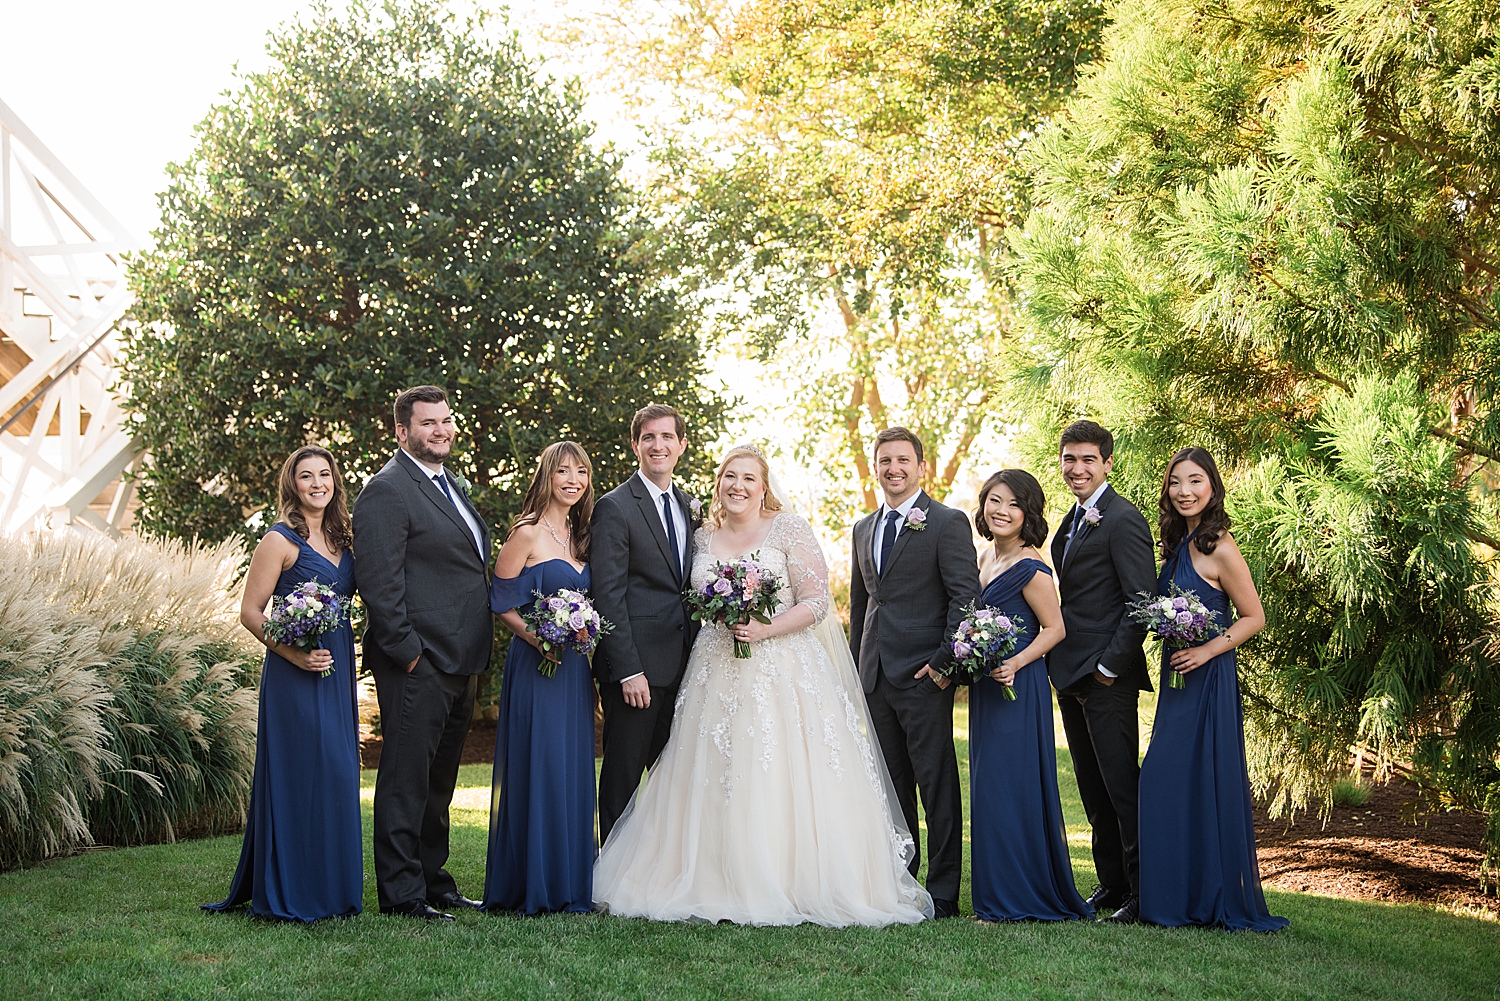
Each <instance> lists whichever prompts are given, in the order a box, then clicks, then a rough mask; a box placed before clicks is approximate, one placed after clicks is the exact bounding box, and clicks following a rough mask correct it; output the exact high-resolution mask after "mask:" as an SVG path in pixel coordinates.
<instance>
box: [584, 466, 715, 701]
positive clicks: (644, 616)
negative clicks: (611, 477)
mask: <svg viewBox="0 0 1500 1001" xmlns="http://www.w3.org/2000/svg"><path fill="white" fill-rule="evenodd" d="M672 497H673V499H674V500H675V501H676V502H677V504H678V506H679V507H680V508H681V509H682V513H683V519H682V520H683V521H684V522H685V523H686V524H687V526H688V529H687V530H688V538H687V539H686V540H685V548H686V551H687V556H686V558H685V564H686V565H685V566H684V567H683V573H684V576H686V575H687V574H690V573H691V572H692V565H693V537H692V536H693V532H694V531H695V530H696V529H697V528H698V525H699V524H700V523H699V522H698V521H696V520H694V518H693V512H692V507H691V505H690V504H689V502H688V496H687V494H685V493H683V492H682V490H681V489H679V488H678V487H677V485H676V484H673V486H672ZM591 529H592V531H591V537H590V539H589V568H590V571H589V572H590V577H591V581H592V584H591V588H590V595H591V597H592V598H593V601H594V608H595V609H596V610H597V611H598V612H599V615H600V616H601V617H603V618H604V619H605V620H606V621H609V622H612V623H614V626H615V628H614V630H613V631H612V632H610V633H607V634H605V636H604V638H603V639H601V640H600V641H599V649H598V651H597V652H596V653H595V654H594V675H595V677H596V678H597V679H598V681H599V684H601V685H603V684H609V683H613V684H619V683H620V682H622V681H624V680H625V679H626V678H630V677H633V676H635V675H637V674H644V675H645V676H646V681H647V682H648V683H649V684H652V685H657V686H665V687H670V686H672V685H675V684H677V683H678V682H679V681H681V680H682V671H683V668H684V667H686V666H687V657H688V651H690V650H691V649H692V648H693V641H694V640H695V639H697V638H698V628H699V625H698V623H696V622H694V621H693V620H692V619H691V618H690V617H689V615H688V611H687V606H686V605H685V604H684V603H683V600H682V586H681V585H679V584H678V583H677V577H676V576H675V575H674V574H673V573H672V567H671V564H669V563H668V562H667V533H666V529H664V528H663V527H662V521H661V516H660V515H659V514H658V513H657V511H656V507H655V506H654V505H653V504H652V503H651V495H650V493H648V492H647V490H646V486H645V484H644V483H642V482H641V478H640V476H639V475H638V474H631V476H630V478H629V479H628V480H626V481H625V482H624V483H622V484H620V485H619V486H617V487H615V488H614V489H613V490H611V491H610V492H609V493H607V494H605V495H604V496H603V497H600V498H599V500H598V501H597V502H595V504H594V517H593V521H592V522H591ZM668 711H669V712H670V710H668Z"/></svg>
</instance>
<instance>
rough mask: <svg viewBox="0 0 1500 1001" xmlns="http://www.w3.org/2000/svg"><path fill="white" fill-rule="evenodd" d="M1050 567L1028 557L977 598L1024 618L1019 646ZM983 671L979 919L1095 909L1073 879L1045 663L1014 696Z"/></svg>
mask: <svg viewBox="0 0 1500 1001" xmlns="http://www.w3.org/2000/svg"><path fill="white" fill-rule="evenodd" d="M1039 573H1044V574H1046V575H1048V576H1049V577H1050V576H1051V575H1052V570H1051V569H1050V568H1049V567H1048V566H1047V564H1045V563H1043V562H1042V561H1040V560H1033V559H1024V560H1021V561H1020V562H1018V563H1016V564H1015V565H1014V566H1012V567H1010V568H1008V569H1007V570H1006V571H1005V572H1004V573H1002V574H1000V575H999V576H998V577H996V578H995V579H994V580H992V581H990V583H989V586H987V587H986V588H985V589H984V592H983V593H982V594H981V595H980V604H981V605H988V606H989V607H990V608H993V609H995V610H996V611H998V612H1000V613H1001V614H1002V615H1005V616H1007V617H1009V618H1012V619H1015V618H1020V619H1021V620H1022V621H1023V622H1024V623H1025V630H1024V633H1023V635H1022V637H1021V639H1020V640H1019V641H1018V642H1017V644H1016V653H1020V652H1021V651H1022V650H1024V649H1026V647H1027V646H1029V645H1030V644H1031V641H1032V640H1034V639H1035V638H1036V634H1037V632H1038V631H1039V628H1040V623H1039V622H1038V621H1037V616H1036V613H1035V612H1033V611H1032V610H1031V606H1030V605H1029V604H1027V602H1026V596H1025V595H1024V594H1022V593H1021V592H1022V589H1023V588H1025V587H1026V585H1027V584H1029V583H1031V580H1032V578H1033V577H1035V576H1036V575H1037V574H1039ZM1004 688H1005V686H1004V685H1002V684H1001V683H1000V682H998V681H996V680H995V679H994V678H990V677H985V678H982V679H980V680H979V681H978V682H976V683H975V684H974V685H973V686H972V687H971V688H970V689H969V809H970V821H969V823H970V839H971V842H972V848H973V875H972V880H971V886H970V893H971V895H972V897H973V901H974V915H975V917H978V918H981V919H982V920H985V921H1025V920H1037V921H1067V920H1071V919H1074V918H1087V917H1092V916H1093V911H1091V910H1090V909H1089V905H1088V904H1087V903H1085V902H1084V900H1083V898H1082V897H1080V896H1079V895H1078V889H1077V887H1076V886H1074V884H1073V862H1072V859H1070V858H1069V857H1068V836H1067V830H1066V828H1065V827H1064V825H1063V815H1062V801H1061V800H1060V799H1059V798H1058V791H1057V747H1056V743H1057V742H1056V739H1055V737H1054V736H1053V732H1052V689H1051V687H1050V686H1049V685H1048V683H1047V665H1046V662H1045V661H1044V660H1036V661H1033V662H1031V663H1030V664H1027V665H1026V666H1025V667H1023V668H1021V669H1020V670H1019V671H1017V672H1016V678H1015V692H1016V698H1015V701H1011V700H1010V699H1007V698H1006V697H1005V691H1004Z"/></svg>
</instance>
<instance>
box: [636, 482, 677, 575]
mask: <svg viewBox="0 0 1500 1001" xmlns="http://www.w3.org/2000/svg"><path fill="white" fill-rule="evenodd" d="M631 480H632V482H631V484H630V492H631V493H632V494H634V495H635V502H636V504H638V505H639V506H640V509H641V515H642V516H643V517H644V518H645V519H646V527H647V528H649V529H650V530H651V537H652V538H653V539H655V540H656V545H657V547H658V548H659V549H660V550H661V558H662V559H663V560H665V561H666V564H667V569H668V570H671V569H672V556H671V553H670V552H668V550H667V530H666V529H665V528H663V527H662V524H661V512H660V511H658V510H657V509H656V505H655V504H653V503H651V492H650V491H648V490H647V489H646V485H645V484H644V483H642V482H641V481H640V480H641V475H640V474H639V473H632V474H631Z"/></svg>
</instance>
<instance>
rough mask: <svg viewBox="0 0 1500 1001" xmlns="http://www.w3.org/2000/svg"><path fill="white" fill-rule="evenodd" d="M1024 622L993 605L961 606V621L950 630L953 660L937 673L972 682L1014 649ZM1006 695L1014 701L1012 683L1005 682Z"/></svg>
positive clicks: (963, 683)
mask: <svg viewBox="0 0 1500 1001" xmlns="http://www.w3.org/2000/svg"><path fill="white" fill-rule="evenodd" d="M1025 628H1026V623H1025V621H1024V620H1022V619H1021V618H1020V617H1019V616H1016V617H1014V618H1012V617H1011V616H1008V615H1001V614H1000V613H999V612H997V611H995V610H994V609H993V608H976V607H975V606H974V604H973V603H970V605H969V606H968V607H967V608H965V609H964V620H963V621H962V622H960V623H959V624H958V628H957V629H956V630H954V632H953V642H952V646H953V659H952V660H950V661H949V662H948V663H947V665H946V666H945V667H941V668H939V669H938V673H939V674H941V675H943V676H944V677H946V678H952V679H953V680H954V681H956V682H958V683H959V684H961V685H972V684H974V683H975V682H976V681H978V680H979V679H981V678H983V677H984V676H985V675H987V674H989V673H990V672H991V671H993V670H994V669H995V668H997V667H999V666H1000V664H1001V662H1002V661H1004V660H1005V658H1007V657H1009V656H1010V655H1011V654H1013V653H1015V651H1016V643H1017V642H1018V641H1019V640H1020V638H1021V633H1022V631H1023V630H1024V629H1025ZM1004 689H1005V697H1006V698H1007V699H1011V700H1014V699H1015V697H1016V689H1015V686H1014V685H1006V686H1004Z"/></svg>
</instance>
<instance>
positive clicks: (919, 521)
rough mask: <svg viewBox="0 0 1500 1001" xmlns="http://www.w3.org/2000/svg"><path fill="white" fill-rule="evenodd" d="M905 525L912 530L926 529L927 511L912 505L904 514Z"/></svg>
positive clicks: (923, 530)
mask: <svg viewBox="0 0 1500 1001" xmlns="http://www.w3.org/2000/svg"><path fill="white" fill-rule="evenodd" d="M906 527H907V528H909V529H911V530H912V531H913V532H925V531H927V512H926V511H923V510H922V509H921V508H919V507H914V508H912V509H911V511H910V512H909V513H908V514H907V515H906Z"/></svg>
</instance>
